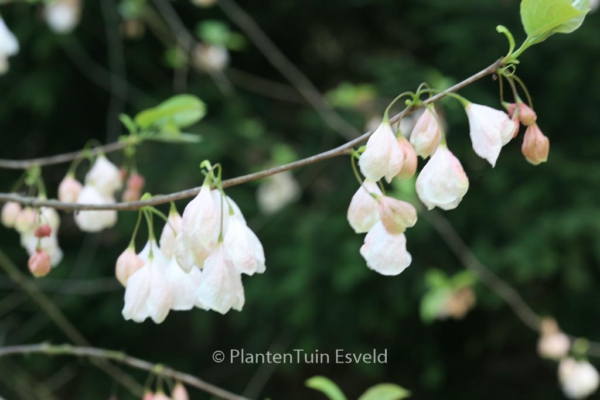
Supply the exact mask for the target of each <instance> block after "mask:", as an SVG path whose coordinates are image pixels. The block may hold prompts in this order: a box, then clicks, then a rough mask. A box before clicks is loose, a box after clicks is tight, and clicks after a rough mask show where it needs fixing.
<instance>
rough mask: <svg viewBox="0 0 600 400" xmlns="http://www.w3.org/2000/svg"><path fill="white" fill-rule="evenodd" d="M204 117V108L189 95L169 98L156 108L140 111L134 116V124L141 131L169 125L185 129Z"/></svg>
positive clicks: (197, 99)
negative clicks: (141, 129)
mask: <svg viewBox="0 0 600 400" xmlns="http://www.w3.org/2000/svg"><path fill="white" fill-rule="evenodd" d="M204 115H206V106H205V105H204V103H203V102H202V101H201V100H200V99H199V98H197V97H196V96H192V95H189V94H182V95H178V96H174V97H171V98H170V99H169V100H166V101H164V102H163V103H161V104H159V105H158V106H157V107H154V108H151V109H149V110H145V111H142V112H141V113H139V114H138V115H136V116H135V122H136V123H137V124H138V125H139V126H140V127H141V128H143V129H145V128H150V127H151V126H158V127H163V126H166V125H167V124H169V123H173V124H175V125H176V126H177V127H178V128H185V127H188V126H190V125H193V124H195V123H196V122H198V121H200V120H201V119H202V118H203V117H204Z"/></svg>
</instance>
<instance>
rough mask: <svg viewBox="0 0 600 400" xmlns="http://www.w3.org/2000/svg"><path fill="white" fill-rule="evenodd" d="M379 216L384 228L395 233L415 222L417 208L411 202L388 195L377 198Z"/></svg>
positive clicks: (402, 230)
mask: <svg viewBox="0 0 600 400" xmlns="http://www.w3.org/2000/svg"><path fill="white" fill-rule="evenodd" d="M379 216H380V218H381V223H382V224H383V226H384V227H385V229H386V230H387V231H388V232H389V233H391V234H395V235H397V234H399V233H403V232H404V231H405V230H406V228H411V227H413V226H415V224H416V223H417V210H415V208H414V207H413V206H412V204H409V203H407V202H405V201H401V200H397V199H394V198H392V197H388V196H382V197H380V198H379Z"/></svg>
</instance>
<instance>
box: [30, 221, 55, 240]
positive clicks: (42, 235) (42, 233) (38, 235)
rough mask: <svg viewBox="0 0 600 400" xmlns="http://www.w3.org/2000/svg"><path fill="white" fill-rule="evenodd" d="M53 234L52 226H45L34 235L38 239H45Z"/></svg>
mask: <svg viewBox="0 0 600 400" xmlns="http://www.w3.org/2000/svg"><path fill="white" fill-rule="evenodd" d="M51 233H52V228H50V225H48V224H44V225H42V226H40V227H38V228H37V229H36V230H35V232H34V235H35V237H36V238H45V237H48V236H50V234H51Z"/></svg>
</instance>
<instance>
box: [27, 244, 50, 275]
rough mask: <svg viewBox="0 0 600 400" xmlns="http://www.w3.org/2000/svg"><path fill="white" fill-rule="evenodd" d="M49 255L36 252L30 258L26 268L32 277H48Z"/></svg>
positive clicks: (41, 251)
mask: <svg viewBox="0 0 600 400" xmlns="http://www.w3.org/2000/svg"><path fill="white" fill-rule="evenodd" d="M50 265H51V263H50V255H49V254H48V252H46V251H45V250H36V252H35V253H33V255H32V256H31V257H29V262H28V263H27V266H28V267H29V271H31V273H32V275H33V276H35V277H36V278H41V277H43V276H46V275H48V273H49V272H50Z"/></svg>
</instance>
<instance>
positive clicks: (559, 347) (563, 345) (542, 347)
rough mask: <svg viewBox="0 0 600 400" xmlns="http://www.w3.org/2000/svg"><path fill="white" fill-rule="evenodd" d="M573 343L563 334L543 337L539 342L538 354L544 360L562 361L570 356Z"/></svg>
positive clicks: (556, 333) (558, 333) (557, 333)
mask: <svg viewBox="0 0 600 400" xmlns="http://www.w3.org/2000/svg"><path fill="white" fill-rule="evenodd" d="M570 348H571V341H570V340H569V337H568V336H567V335H565V334H564V333H562V332H555V333H552V334H549V335H542V336H541V337H540V340H539V341H538V353H539V354H540V356H542V357H544V358H548V359H551V360H560V359H561V358H563V357H565V356H566V355H567V354H569V349H570Z"/></svg>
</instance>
